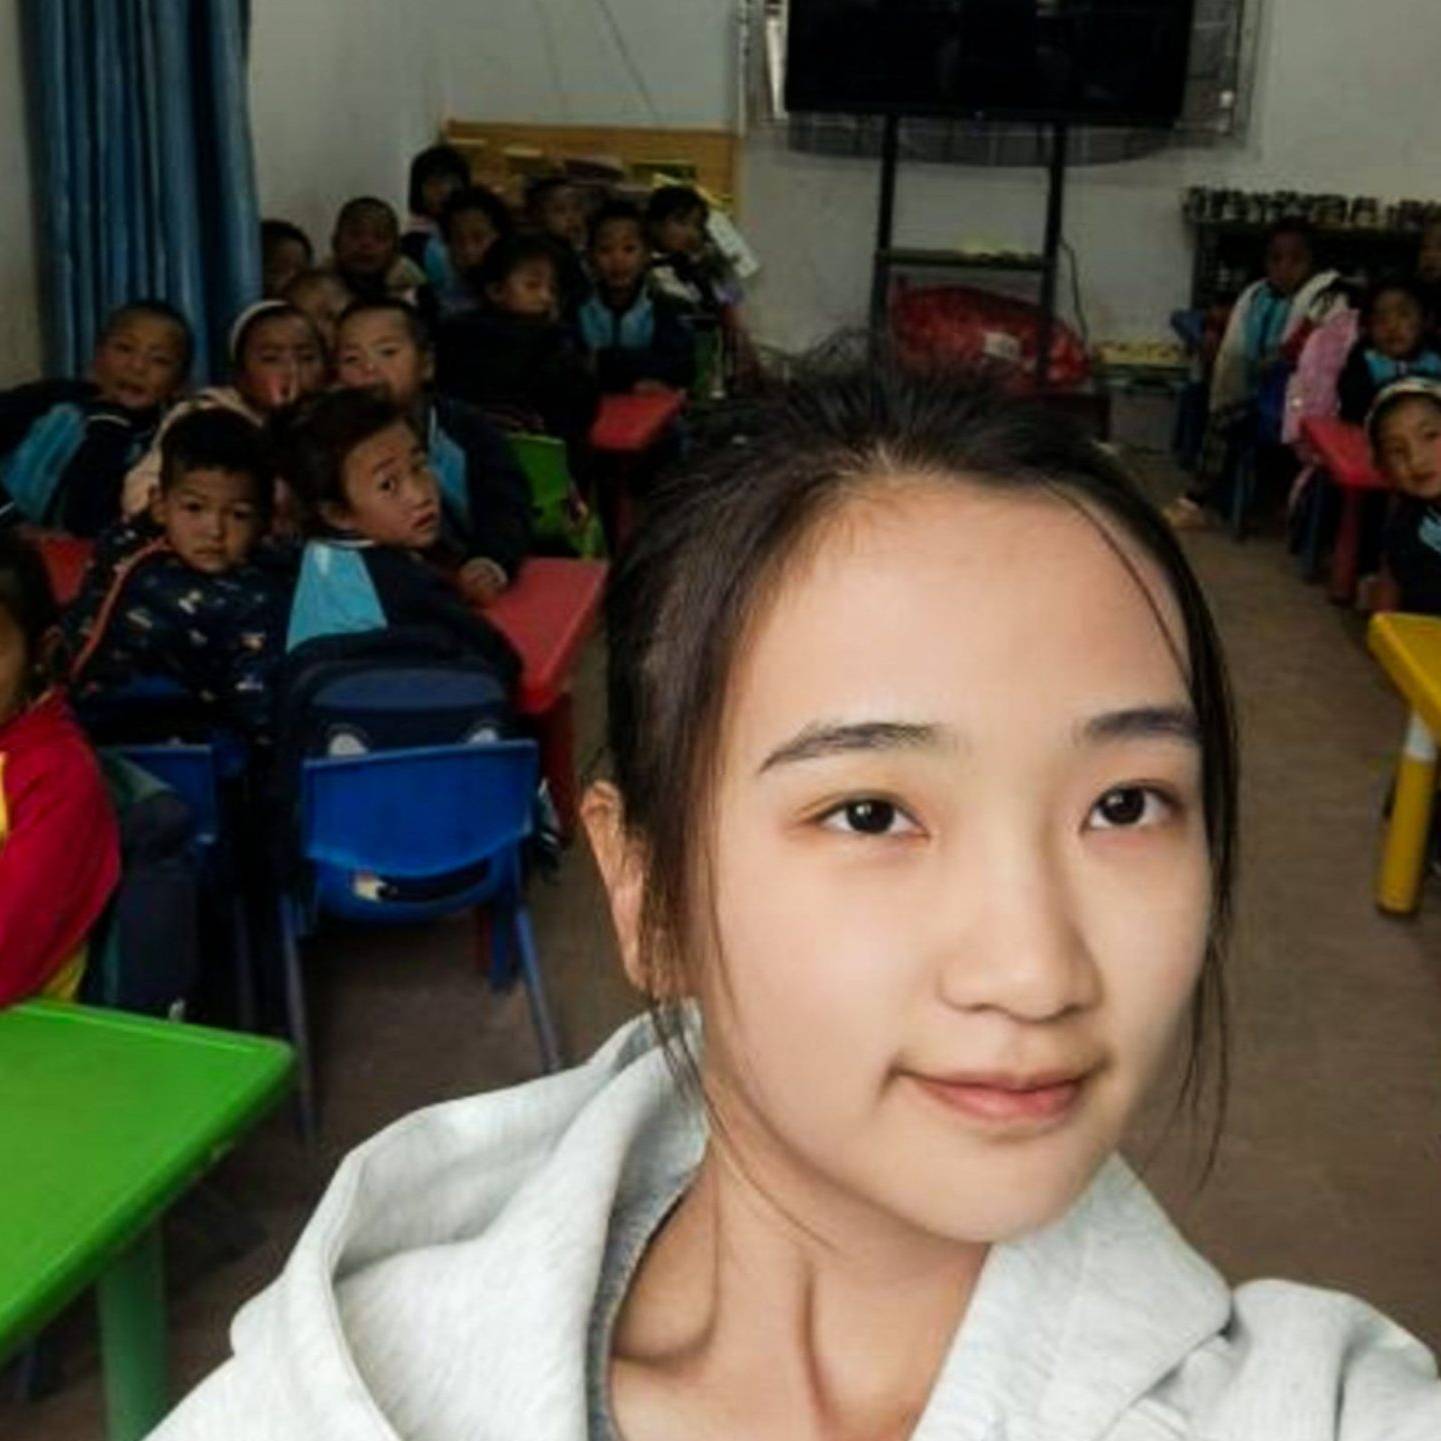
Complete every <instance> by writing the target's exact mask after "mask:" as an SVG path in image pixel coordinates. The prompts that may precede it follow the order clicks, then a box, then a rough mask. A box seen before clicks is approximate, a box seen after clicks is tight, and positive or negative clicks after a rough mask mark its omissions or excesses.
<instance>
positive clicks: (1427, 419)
mask: <svg viewBox="0 0 1441 1441" xmlns="http://www.w3.org/2000/svg"><path fill="white" fill-rule="evenodd" d="M1376 463H1377V465H1378V466H1380V468H1381V470H1382V472H1383V473H1384V474H1385V476H1386V479H1387V480H1389V481H1390V482H1391V483H1392V484H1393V485H1394V486H1395V487H1396V488H1397V489H1398V490H1401V491H1404V492H1405V494H1407V495H1414V496H1416V497H1417V498H1418V499H1419V500H1435V499H1437V497H1441V405H1438V404H1437V402H1436V401H1434V400H1427V399H1425V397H1423V396H1414V397H1412V398H1410V399H1407V400H1399V401H1397V402H1396V404H1395V405H1393V406H1392V407H1391V408H1390V409H1389V410H1388V411H1387V412H1386V414H1385V415H1383V416H1382V417H1381V422H1380V425H1379V426H1378V427H1377V432H1376Z"/></svg>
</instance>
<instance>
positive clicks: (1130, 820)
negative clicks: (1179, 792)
mask: <svg viewBox="0 0 1441 1441" xmlns="http://www.w3.org/2000/svg"><path fill="white" fill-rule="evenodd" d="M1172 809H1174V807H1173V806H1172V803H1171V801H1170V800H1169V799H1167V797H1165V796H1163V795H1162V794H1161V793H1160V792H1159V791H1155V790H1152V789H1151V788H1150V787H1149V786H1117V787H1116V788H1115V790H1110V791H1107V792H1106V794H1105V795H1103V796H1102V797H1101V799H1100V800H1098V801H1097V802H1096V804H1095V805H1094V806H1093V807H1092V808H1091V814H1090V815H1089V816H1088V817H1087V825H1088V826H1089V827H1090V829H1092V830H1101V831H1113V830H1129V829H1134V828H1135V827H1137V826H1145V825H1152V826H1153V825H1156V824H1158V823H1159V822H1160V821H1163V820H1165V818H1166V816H1167V815H1168V814H1169V813H1170V812H1171V810H1172Z"/></svg>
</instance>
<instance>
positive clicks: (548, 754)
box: [485, 556, 607, 832]
mask: <svg viewBox="0 0 1441 1441" xmlns="http://www.w3.org/2000/svg"><path fill="white" fill-rule="evenodd" d="M606 570H607V566H606V564H605V562H604V561H599V560H559V559H552V558H550V557H547V556H536V557H534V558H533V559H531V560H528V561H526V563H525V564H524V565H523V566H522V567H521V570H520V574H519V576H517V578H516V581H515V584H514V585H513V586H511V587H510V589H509V590H507V591H505V592H504V594H502V595H501V596H499V597H498V598H497V599H496V600H494V601H492V602H491V603H490V605H488V606H487V607H486V608H485V618H486V619H487V620H488V621H490V623H491V624H492V625H494V626H495V628H496V629H497V630H498V631H500V632H501V634H503V635H504V636H505V638H506V639H507V640H508V641H510V643H511V645H513V646H514V647H515V650H516V654H517V655H519V656H520V662H521V675H520V685H519V689H518V691H517V696H516V704H517V707H518V708H519V710H520V712H521V714H522V715H526V716H529V717H531V718H532V720H533V721H534V722H535V726H536V730H537V732H538V736H539V740H540V764H541V770H542V771H543V772H544V774H545V777H546V779H547V780H548V781H549V782H550V789H551V798H552V799H553V800H554V801H555V808H556V810H557V811H558V812H559V814H560V819H561V824H562V825H563V826H564V827H565V829H566V831H567V832H569V831H571V830H573V829H574V827H575V820H576V815H577V812H578V805H579V787H578V784H577V781H576V774H575V703H574V700H573V698H572V696H571V679H572V677H573V674H574V671H575V663H576V661H577V659H578V658H579V656H580V652H581V648H582V647H583V646H584V644H585V642H586V640H587V638H588V637H589V636H590V633H591V631H593V630H594V629H595V622H596V617H597V616H598V614H599V613H600V601H601V595H602V593H603V591H604V590H605V577H606Z"/></svg>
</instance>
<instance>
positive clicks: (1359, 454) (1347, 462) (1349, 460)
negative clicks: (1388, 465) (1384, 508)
mask: <svg viewBox="0 0 1441 1441" xmlns="http://www.w3.org/2000/svg"><path fill="white" fill-rule="evenodd" d="M1301 434H1302V435H1303V436H1304V437H1305V438H1306V440H1308V441H1309V442H1310V443H1311V445H1312V446H1313V447H1314V448H1315V450H1316V454H1317V455H1318V456H1319V457H1320V461H1321V465H1322V466H1323V467H1324V468H1325V471H1326V474H1327V475H1329V476H1330V477H1331V480H1332V483H1333V484H1334V485H1335V486H1336V488H1337V489H1338V490H1339V491H1340V492H1341V521H1340V524H1339V526H1338V527H1337V530H1336V545H1335V549H1334V550H1333V551H1332V552H1331V587H1330V590H1331V599H1332V600H1335V601H1341V602H1346V601H1349V600H1350V599H1351V598H1352V596H1354V595H1355V594H1356V552H1357V550H1358V548H1359V546H1360V543H1361V502H1362V498H1363V497H1364V496H1365V495H1367V494H1368V493H1371V492H1375V491H1386V490H1390V488H1391V487H1390V485H1389V484H1388V483H1387V481H1386V479H1385V477H1384V476H1382V475H1381V474H1380V473H1379V472H1378V471H1377V469H1376V467H1375V466H1374V465H1372V463H1371V446H1370V444H1369V442H1368V441H1367V439H1366V432H1365V431H1364V430H1362V429H1361V427H1360V426H1359V425H1351V424H1349V423H1348V422H1346V421H1344V420H1337V419H1334V418H1325V417H1320V416H1308V417H1307V418H1306V419H1305V420H1303V421H1302V422H1301Z"/></svg>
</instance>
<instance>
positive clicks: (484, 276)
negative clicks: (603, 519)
mask: <svg viewBox="0 0 1441 1441" xmlns="http://www.w3.org/2000/svg"><path fill="white" fill-rule="evenodd" d="M557 275H558V272H557V266H556V260H555V246H554V244H553V243H552V242H551V241H549V240H547V239H545V238H543V237H542V236H538V235H512V236H507V237H505V238H503V239H500V240H497V241H496V242H495V244H494V245H492V246H491V247H490V249H489V250H488V251H487V252H486V256H485V259H484V261H483V262H482V263H481V266H480V268H479V270H478V271H477V272H476V279H477V281H478V283H479V285H480V288H481V293H482V296H483V301H484V304H483V308H482V309H480V310H478V311H475V312H473V313H469V314H460V315H455V316H452V317H451V318H450V319H449V320H447V321H446V322H444V323H443V324H442V325H441V326H440V328H439V330H438V331H437V333H436V346H435V351H436V358H435V374H436V388H437V389H438V390H439V391H440V392H441V393H442V394H443V395H455V396H458V397H459V398H460V399H462V400H466V401H469V402H470V403H471V404H472V405H475V406H478V407H479V408H480V409H482V410H484V411H485V412H486V413H487V414H489V415H492V416H493V417H496V418H499V419H502V420H503V421H504V423H505V424H506V425H507V426H508V427H510V428H513V429H517V430H538V431H543V432H545V433H546V434H547V435H554V436H558V437H560V438H561V439H562V440H564V441H565V442H566V447H567V450H568V451H569V454H570V461H571V468H572V470H573V471H575V472H578V471H579V470H580V469H581V468H583V466H584V465H585V460H586V453H587V452H586V444H587V436H588V434H589V432H590V426H591V422H592V421H593V420H594V419H595V413H596V407H597V404H598V396H597V392H596V384H595V377H594V375H593V374H592V372H591V369H590V366H589V365H588V363H587V361H586V358H585V355H584V353H583V352H582V351H581V349H580V347H579V345H578V344H577V342H576V339H575V336H574V333H573V332H572V331H571V329H570V328H569V327H568V326H566V325H564V324H563V323H562V322H561V320H560V319H559V317H558V315H557V308H558V300H557V287H558V279H557Z"/></svg>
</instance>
